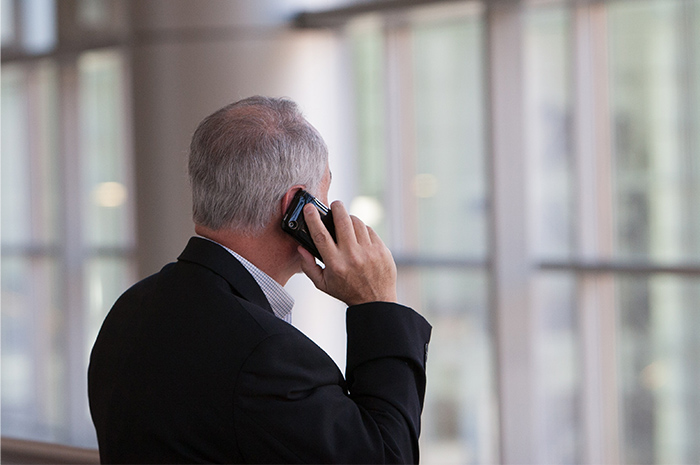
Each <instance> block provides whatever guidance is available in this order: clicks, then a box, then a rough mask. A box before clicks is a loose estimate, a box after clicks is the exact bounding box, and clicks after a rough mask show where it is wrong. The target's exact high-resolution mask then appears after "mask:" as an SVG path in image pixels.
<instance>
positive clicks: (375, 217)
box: [350, 195, 384, 228]
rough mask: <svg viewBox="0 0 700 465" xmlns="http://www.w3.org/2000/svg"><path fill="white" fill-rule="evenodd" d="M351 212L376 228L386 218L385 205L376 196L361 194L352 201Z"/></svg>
mask: <svg viewBox="0 0 700 465" xmlns="http://www.w3.org/2000/svg"><path fill="white" fill-rule="evenodd" d="M350 214H352V215H355V216H356V217H358V218H360V219H361V220H362V221H364V222H365V224H366V225H367V226H369V227H371V228H376V227H377V225H379V223H380V222H381V221H382V220H383V219H384V207H382V204H381V202H380V201H379V200H377V199H376V198H374V197H369V196H366V195H360V196H357V197H355V198H354V199H353V200H352V202H351V203H350Z"/></svg>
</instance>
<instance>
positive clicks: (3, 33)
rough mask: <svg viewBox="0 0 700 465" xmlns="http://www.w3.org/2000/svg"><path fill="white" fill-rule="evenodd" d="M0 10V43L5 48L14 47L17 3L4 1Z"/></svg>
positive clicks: (9, 0)
mask: <svg viewBox="0 0 700 465" xmlns="http://www.w3.org/2000/svg"><path fill="white" fill-rule="evenodd" d="M0 8H1V10H0V21H1V22H0V42H1V43H2V47H3V48H4V47H7V46H11V45H14V41H15V2H14V0H2V4H0Z"/></svg>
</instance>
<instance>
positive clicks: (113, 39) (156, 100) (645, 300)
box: [0, 0, 700, 465]
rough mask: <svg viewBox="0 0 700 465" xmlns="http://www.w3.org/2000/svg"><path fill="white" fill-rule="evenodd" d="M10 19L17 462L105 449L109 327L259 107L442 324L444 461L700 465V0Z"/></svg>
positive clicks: (5, 325)
mask: <svg viewBox="0 0 700 465" xmlns="http://www.w3.org/2000/svg"><path fill="white" fill-rule="evenodd" d="M1 5H2V12H1V13H2V14H1V19H2V24H1V29H0V31H1V33H2V94H1V103H2V114H1V117H2V133H1V137H2V147H1V155H2V160H1V162H2V165H1V173H2V180H1V182H2V184H1V200H2V206H1V207H2V208H1V210H0V213H1V221H2V223H1V228H2V230H1V233H2V235H1V246H2V247H1V253H2V262H1V265H2V301H1V304H2V418H1V419H2V436H3V439H7V438H21V439H29V440H33V441H41V442H48V443H60V444H65V445H70V446H78V447H84V448H94V447H95V446H96V439H95V434H94V430H93V428H92V423H91V421H90V417H89V411H88V405H87V394H86V391H87V388H86V370H87V360H88V356H89V351H90V349H91V346H92V343H93V341H94V338H95V336H96V334H97V331H98V329H99V327H100V324H101V322H102V319H103V318H104V316H105V315H106V313H107V311H108V310H109V308H110V307H111V304H112V303H113V302H114V300H115V299H116V298H117V297H118V295H119V294H120V293H121V292H123V291H124V290H125V289H126V288H127V287H128V286H130V285H131V284H132V283H134V282H135V281H136V280H138V279H140V278H141V277H144V276H146V275H148V274H151V273H153V272H155V271H157V270H158V269H160V267H162V266H163V265H164V264H166V263H168V262H170V261H173V260H174V259H175V258H176V256H177V254H178V253H179V252H180V250H181V249H182V248H183V247H184V244H185V243H186V240H187V239H188V237H189V236H190V235H192V234H193V227H192V224H191V219H190V199H189V190H188V185H187V176H186V166H185V163H186V156H187V149H188V144H189V139H190V137H191V134H192V132H193V131H194V129H195V127H196V125H197V123H198V122H199V121H200V120H201V119H202V118H203V117H205V116H206V115H208V114H210V113H211V112H213V111H214V110H216V109H218V108H220V107H221V106H223V105H225V104H227V103H230V102H232V101H235V100H238V99H240V98H243V97H246V96H249V95H253V94H265V95H271V96H287V97H290V98H292V99H294V100H295V101H297V102H298V103H299V104H300V106H301V107H302V109H303V110H304V112H305V114H306V115H307V117H308V119H309V120H310V121H311V122H312V123H313V124H314V125H315V126H316V127H317V128H318V129H319V131H320V132H321V134H323V136H324V137H325V139H326V141H327V142H328V145H329V148H330V151H331V168H332V170H333V173H334V180H333V186H332V187H331V193H330V197H331V198H340V199H342V200H344V201H345V202H346V204H349V205H350V206H351V209H352V210H353V212H354V213H355V214H357V215H358V216H360V217H361V218H363V219H364V220H365V221H366V222H367V223H368V224H370V225H371V226H372V227H374V228H375V229H376V230H377V231H378V232H379V233H380V235H381V236H382V237H383V239H384V240H385V241H386V242H387V243H388V245H389V246H390V248H391V250H392V252H393V254H394V257H395V259H396V261H397V265H398V267H399V280H400V282H399V285H400V292H401V298H402V300H403V301H404V302H406V303H407V304H409V305H411V306H413V307H414V308H416V309H418V310H419V311H420V312H421V313H422V314H423V315H425V316H426V318H427V319H428V320H429V321H430V322H431V323H432V324H433V326H434V332H433V340H432V343H431V350H430V356H429V361H428V376H429V378H428V394H427V397H426V403H425V410H424V416H423V432H422V438H421V441H422V457H423V459H422V462H423V463H425V464H428V465H431V464H447V463H453V464H471V463H473V464H489V463H507V464H515V463H523V464H525V463H529V464H532V463H537V464H549V463H551V464H563V463H572V464H573V463H581V464H618V463H628V464H642V463H644V464H646V463H649V464H652V463H654V464H656V463H658V464H662V463H673V464H692V463H700V441H698V433H697V432H698V431H700V389H698V387H699V386H700V207H698V205H700V0H607V1H603V0H598V1H587V0H576V1H574V0H570V1H565V0H532V1H527V0H521V1H518V0H481V1H478V0H474V1H463V0H452V1H447V0H375V1H362V2H358V1H350V0H197V1H193V0H2V4H1ZM288 287H289V288H290V290H291V292H292V293H293V294H294V295H295V297H296V300H297V308H298V311H296V313H295V315H294V324H295V325H296V326H298V327H299V328H300V329H301V330H302V331H304V332H305V333H307V334H308V335H309V336H310V337H311V338H312V339H314V340H315V341H317V342H318V344H319V345H321V346H322V347H323V348H324V349H326V350H327V351H328V352H329V354H330V355H331V356H332V357H333V358H334V360H336V362H337V363H338V365H339V366H340V367H341V368H343V367H344V363H345V362H344V351H345V348H344V344H345V340H344V337H345V336H344V307H343V306H342V305H341V304H340V303H338V302H336V301H334V300H333V299H330V298H328V297H326V296H323V295H320V293H318V292H317V291H315V289H313V286H312V285H310V284H309V283H308V282H307V280H306V279H305V278H304V277H302V276H298V277H295V278H293V280H292V281H291V282H290V284H289V285H288Z"/></svg>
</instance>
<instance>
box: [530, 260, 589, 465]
mask: <svg viewBox="0 0 700 465" xmlns="http://www.w3.org/2000/svg"><path fill="white" fill-rule="evenodd" d="M575 302H576V280H575V278H574V276H571V275H568V274H540V275H539V276H537V278H536V279H535V281H534V285H533V301H532V304H533V310H534V314H535V317H536V318H535V321H536V330H535V331H536V337H535V338H534V342H535V366H536V368H537V369H536V373H535V379H536V383H537V386H538V389H537V392H536V395H537V396H538V397H537V411H538V416H537V418H538V420H539V421H540V422H541V425H540V427H539V428H538V435H537V441H538V445H539V452H540V453H541V454H542V456H541V458H542V462H541V463H543V464H544V463H551V464H560V463H581V461H582V460H581V458H582V456H583V455H582V448H583V446H584V444H583V439H584V438H583V436H582V434H583V433H582V430H581V428H582V424H583V419H582V417H581V381H582V380H581V370H582V368H583V367H582V366H581V363H580V360H581V354H580V352H579V347H580V346H579V343H580V341H579V334H578V332H579V327H578V322H577V320H578V318H577V313H576V305H575Z"/></svg>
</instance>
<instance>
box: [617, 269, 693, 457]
mask: <svg viewBox="0 0 700 465" xmlns="http://www.w3.org/2000/svg"><path fill="white" fill-rule="evenodd" d="M617 292H618V298H617V300H618V318H619V329H618V335H617V339H618V342H617V344H618V357H617V359H618V377H619V380H618V383H619V386H620V406H621V428H622V434H621V441H622V444H621V450H622V456H623V460H624V463H629V464H637V463H700V442H699V441H698V431H700V390H699V389H698V386H700V337H698V328H700V279H698V278H682V277H675V276H658V277H651V278H619V279H618V280H617Z"/></svg>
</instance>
